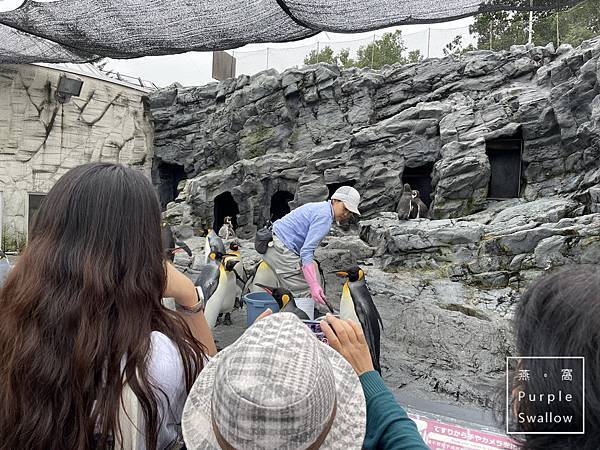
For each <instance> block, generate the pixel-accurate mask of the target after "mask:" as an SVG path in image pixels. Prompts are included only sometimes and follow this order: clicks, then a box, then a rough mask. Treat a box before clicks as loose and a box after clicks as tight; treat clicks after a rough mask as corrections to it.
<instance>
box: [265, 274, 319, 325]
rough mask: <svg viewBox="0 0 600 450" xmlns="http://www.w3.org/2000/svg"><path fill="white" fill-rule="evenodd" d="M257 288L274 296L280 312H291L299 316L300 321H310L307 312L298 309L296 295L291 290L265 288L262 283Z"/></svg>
mask: <svg viewBox="0 0 600 450" xmlns="http://www.w3.org/2000/svg"><path fill="white" fill-rule="evenodd" d="M256 286H258V287H259V288H262V289H264V290H265V291H267V292H268V293H269V294H271V295H272V296H273V298H274V299H275V301H276V302H277V305H279V312H289V313H292V314H295V315H296V316H298V318H299V319H300V320H310V318H309V317H308V314H306V312H305V311H303V310H301V309H300V308H298V306H297V305H296V302H295V301H294V295H293V294H292V293H291V292H290V290H289V289H286V288H280V287H271V286H265V285H263V284H260V283H256Z"/></svg>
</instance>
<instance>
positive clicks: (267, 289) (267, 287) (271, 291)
mask: <svg viewBox="0 0 600 450" xmlns="http://www.w3.org/2000/svg"><path fill="white" fill-rule="evenodd" d="M254 284H255V285H256V286H258V287H259V288H261V289H264V290H265V291H266V292H267V294H271V295H273V290H274V289H275V288H272V287H269V286H265V285H264V284H260V283H254Z"/></svg>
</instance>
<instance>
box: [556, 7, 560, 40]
mask: <svg viewBox="0 0 600 450" xmlns="http://www.w3.org/2000/svg"><path fill="white" fill-rule="evenodd" d="M559 46H560V33H559V31H558V5H556V47H557V48H558V47H559Z"/></svg>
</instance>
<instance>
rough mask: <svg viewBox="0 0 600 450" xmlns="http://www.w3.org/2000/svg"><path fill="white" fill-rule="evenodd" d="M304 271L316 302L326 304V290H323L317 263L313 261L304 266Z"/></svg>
mask: <svg viewBox="0 0 600 450" xmlns="http://www.w3.org/2000/svg"><path fill="white" fill-rule="evenodd" d="M302 273H303V274H304V279H305V280H306V282H307V283H308V287H309V288H310V296H311V297H312V299H313V300H314V301H315V302H317V303H320V304H321V305H323V306H325V292H323V288H322V287H321V284H320V283H319V277H318V276H317V266H316V264H315V263H314V262H312V263H310V264H308V265H306V266H302Z"/></svg>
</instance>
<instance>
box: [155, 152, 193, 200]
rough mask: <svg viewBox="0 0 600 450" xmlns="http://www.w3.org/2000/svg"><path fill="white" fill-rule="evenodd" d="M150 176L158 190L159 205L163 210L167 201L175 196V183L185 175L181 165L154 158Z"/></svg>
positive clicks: (176, 192)
mask: <svg viewBox="0 0 600 450" xmlns="http://www.w3.org/2000/svg"><path fill="white" fill-rule="evenodd" d="M152 178H153V182H154V185H155V186H156V190H157V191H158V199H159V200H160V206H161V208H162V209H163V210H164V209H165V208H166V206H167V204H168V203H169V202H172V201H173V200H175V199H176V198H177V195H178V194H179V193H178V191H177V185H178V184H179V182H180V181H181V180H184V179H185V178H187V177H186V175H185V170H184V169H183V166H180V165H178V164H169V163H166V162H164V161H160V160H156V162H155V163H154V167H153V168H152Z"/></svg>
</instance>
